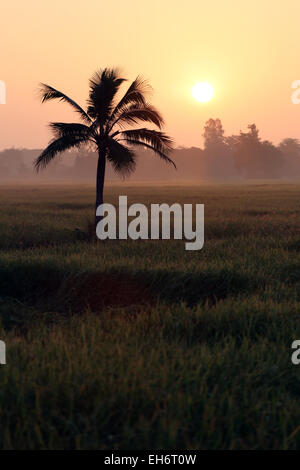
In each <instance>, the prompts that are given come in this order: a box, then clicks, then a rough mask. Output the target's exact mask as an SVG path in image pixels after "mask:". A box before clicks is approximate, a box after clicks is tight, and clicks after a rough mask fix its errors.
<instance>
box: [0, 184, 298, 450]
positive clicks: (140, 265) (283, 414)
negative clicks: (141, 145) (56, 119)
mask: <svg viewBox="0 0 300 470" xmlns="http://www.w3.org/2000/svg"><path fill="white" fill-rule="evenodd" d="M94 192H95V190H94V187H93V186H92V185H83V184H82V185H68V184H65V185H64V184H60V185H39V186H37V185H20V184H18V185H17V184H14V185H2V186H1V187H0V322H1V327H0V339H1V340H3V341H5V343H6V348H7V357H6V360H7V364H6V365H1V366H0V449H114V450H118V449H120V450H131V449H190V450H192V449H193V450H194V449H299V448H300V400H299V395H300V365H299V366H297V365H293V364H292V362H291V355H292V352H293V350H292V349H291V344H292V342H293V341H294V340H296V339H300V184H296V183H294V184H288V183H281V184H279V183H278V184H274V183H270V182H257V183H251V184H244V185H242V184H208V183H199V184H196V183H194V184H193V185H184V184H180V185H175V184H173V185H171V184H169V185H163V184H156V185H149V184H140V185H138V184H136V185H130V184H129V183H126V184H125V183H124V184H122V183H120V184H114V185H109V184H108V185H107V187H106V192H105V201H106V202H110V203H113V204H117V203H118V197H119V195H120V194H121V195H127V196H128V203H129V204H131V203H134V202H140V203H144V204H147V205H150V204H151V203H162V202H165V203H168V204H172V203H174V202H178V203H181V204H184V203H192V204H196V203H198V204H202V203H203V204H205V244H204V247H203V249H202V250H200V251H186V250H185V248H184V241H180V240H175V241H174V240H136V241H134V240H122V241H119V240H108V241H105V242H101V241H99V240H97V241H94V240H93V239H91V237H90V236H89V231H88V226H89V223H90V221H91V220H92V218H93V211H94Z"/></svg>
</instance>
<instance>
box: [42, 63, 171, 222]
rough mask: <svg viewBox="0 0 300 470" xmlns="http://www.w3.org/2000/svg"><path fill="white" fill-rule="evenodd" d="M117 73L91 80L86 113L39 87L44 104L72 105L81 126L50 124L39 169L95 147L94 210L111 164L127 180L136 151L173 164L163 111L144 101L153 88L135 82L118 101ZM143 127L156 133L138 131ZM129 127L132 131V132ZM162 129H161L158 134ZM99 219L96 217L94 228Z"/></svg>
mask: <svg viewBox="0 0 300 470" xmlns="http://www.w3.org/2000/svg"><path fill="white" fill-rule="evenodd" d="M125 81H126V80H125V79H124V78H121V76H120V74H119V72H118V70H117V69H108V68H106V69H103V70H100V71H98V72H96V73H95V74H94V75H93V77H92V78H91V80H90V89H89V98H88V100H87V109H86V110H84V109H83V108H82V107H81V106H79V104H77V103H76V102H75V101H73V100H72V99H71V98H69V97H68V96H67V95H65V94H64V93H62V92H60V91H58V90H56V89H55V88H52V87H51V86H49V85H45V84H41V96H42V102H45V101H49V100H53V99H58V100H60V101H65V102H67V103H69V104H70V105H71V106H72V107H73V109H74V110H75V111H76V112H77V113H78V114H79V116H80V118H81V121H82V123H64V122H52V123H51V124H50V127H51V129H52V131H53V134H54V138H53V140H52V141H51V142H50V143H49V145H48V147H47V148H46V149H45V150H44V151H43V152H42V153H41V155H40V156H39V157H38V158H37V159H36V160H35V167H36V169H37V170H39V169H41V168H44V167H46V166H47V165H48V163H50V162H51V160H53V159H54V158H55V157H56V155H58V154H59V153H61V152H64V151H66V150H68V149H71V148H79V147H81V146H82V145H86V144H92V146H93V147H94V148H95V149H96V150H97V151H98V165H97V177H96V209H97V207H98V206H99V205H100V204H103V187H104V180H105V167H106V162H107V160H108V161H109V162H111V164H112V165H113V167H114V169H115V171H116V172H118V173H122V174H123V175H127V174H129V173H131V172H132V171H133V170H134V168H135V160H136V157H135V153H134V150H133V148H134V147H143V148H147V149H150V150H153V152H154V153H155V154H156V155H158V156H159V157H160V158H162V159H163V160H164V161H165V162H167V163H171V164H173V165H174V167H175V168H176V166H175V164H174V162H173V161H172V160H171V159H170V157H169V154H170V151H171V150H172V141H171V139H170V137H169V136H167V135H166V134H165V133H164V132H162V131H161V128H162V126H163V124H164V120H163V118H162V116H161V114H160V113H159V111H158V110H157V109H156V108H155V107H154V106H152V105H151V104H150V103H148V102H147V100H146V95H147V92H148V91H149V89H150V87H149V85H148V84H147V82H145V81H144V80H142V79H141V78H140V77H137V78H136V79H135V80H134V81H133V82H132V83H131V85H130V86H129V88H128V89H127V91H126V92H125V94H124V95H123V97H122V98H121V99H120V100H119V101H116V98H117V94H118V91H119V89H120V86H121V85H122V84H123V82H125ZM141 122H146V123H150V124H152V125H153V126H154V127H155V128H156V129H149V128H146V127H142V128H140V127H138V125H140V123H141ZM128 127H132V128H131V129H130V128H128ZM157 128H158V129H157ZM98 220H99V218H98V217H96V216H95V224H97V222H98Z"/></svg>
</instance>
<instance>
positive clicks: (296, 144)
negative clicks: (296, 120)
mask: <svg viewBox="0 0 300 470" xmlns="http://www.w3.org/2000/svg"><path fill="white" fill-rule="evenodd" d="M278 149H279V150H280V151H281V153H282V155H283V158H284V164H285V165H284V167H285V175H286V176H289V177H290V176H292V177H294V178H296V177H299V173H300V141H299V140H298V139H290V138H288V139H283V140H282V141H281V142H280V144H279V146H278Z"/></svg>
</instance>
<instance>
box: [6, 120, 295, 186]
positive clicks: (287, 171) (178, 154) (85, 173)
mask: <svg viewBox="0 0 300 470" xmlns="http://www.w3.org/2000/svg"><path fill="white" fill-rule="evenodd" d="M202 135H203V137H204V145H203V148H200V147H177V148H175V150H174V151H173V152H172V159H173V161H174V162H175V164H176V166H177V170H175V169H174V168H173V167H172V168H171V167H169V166H167V165H166V164H165V163H164V162H163V161H162V160H160V159H159V158H157V157H156V156H154V155H153V153H152V152H151V151H149V150H144V149H139V150H137V151H136V154H137V164H136V170H135V172H133V173H132V174H131V175H130V178H129V180H130V181H189V180H191V181H195V180H206V179H207V180H222V181H224V180H230V181H233V180H237V181H242V180H249V179H293V180H294V179H299V178H300V141H299V140H298V139H292V138H286V139H284V140H282V141H281V142H280V143H279V145H277V146H275V145H274V144H273V143H272V142H269V141H265V140H263V139H262V138H261V137H260V133H259V130H258V129H257V127H256V126H255V124H252V125H249V126H248V128H247V130H246V132H240V134H239V135H232V136H228V137H226V136H224V130H223V127H222V123H221V121H220V120H219V119H209V120H208V121H207V122H206V125H205V127H204V131H203V134H202ZM41 152H42V149H17V148H10V149H5V150H3V151H2V152H0V181H1V180H2V179H5V180H9V179H11V180H16V179H17V180H18V179H21V180H30V181H32V180H33V179H34V182H37V183H38V182H40V181H45V180H50V181H56V180H64V181H66V180H70V181H90V182H92V181H94V179H95V174H96V168H97V159H98V154H97V153H96V152H93V151H91V150H89V149H86V150H84V149H83V150H82V149H81V150H75V151H74V150H71V151H68V152H65V153H63V154H62V155H60V156H59V157H57V158H56V159H55V160H53V161H52V162H51V163H50V164H49V166H48V168H47V171H46V172H41V173H40V174H39V175H38V176H37V175H36V172H35V171H34V168H33V162H34V160H35V159H36V158H37V157H38V155H39V154H40V153H41ZM106 178H107V180H120V179H122V177H121V176H120V175H118V174H116V173H115V172H114V170H113V168H112V166H111V165H110V164H109V162H108V167H107V176H106Z"/></svg>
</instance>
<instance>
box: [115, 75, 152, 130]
mask: <svg viewBox="0 0 300 470" xmlns="http://www.w3.org/2000/svg"><path fill="white" fill-rule="evenodd" d="M150 90H152V88H151V86H150V85H149V84H148V82H147V81H146V80H143V79H142V78H141V77H139V76H138V77H137V78H136V79H135V80H134V81H133V82H132V83H131V85H130V86H129V88H128V90H127V91H126V93H125V95H124V96H123V98H122V99H121V100H120V101H119V103H118V104H117V105H116V107H115V109H114V110H113V112H112V115H111V118H110V120H109V123H108V125H109V124H110V123H111V122H112V121H113V120H114V119H116V118H117V117H118V116H119V114H121V113H122V112H123V111H124V110H125V109H126V107H128V106H129V105H133V104H135V105H137V106H145V105H146V98H145V95H146V94H147V93H149V92H150Z"/></svg>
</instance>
